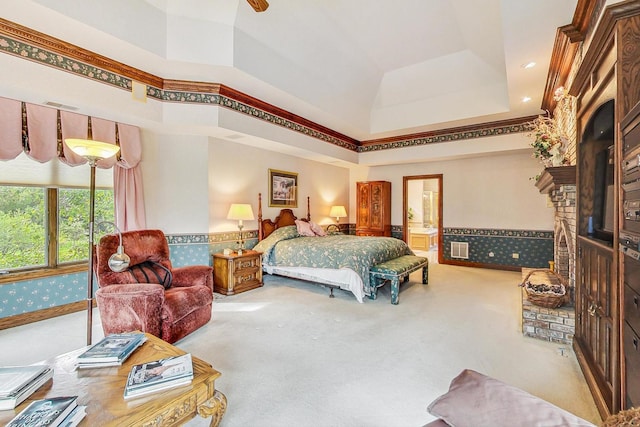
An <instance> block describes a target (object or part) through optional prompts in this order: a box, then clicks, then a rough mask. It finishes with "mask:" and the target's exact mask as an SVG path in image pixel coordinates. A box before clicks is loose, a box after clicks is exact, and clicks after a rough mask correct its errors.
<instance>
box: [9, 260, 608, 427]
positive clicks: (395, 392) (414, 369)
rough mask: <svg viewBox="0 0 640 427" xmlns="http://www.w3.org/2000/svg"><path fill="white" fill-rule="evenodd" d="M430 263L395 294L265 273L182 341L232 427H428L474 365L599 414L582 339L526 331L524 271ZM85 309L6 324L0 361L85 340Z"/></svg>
mask: <svg viewBox="0 0 640 427" xmlns="http://www.w3.org/2000/svg"><path fill="white" fill-rule="evenodd" d="M420 274H421V273H420V272H416V273H414V274H413V275H412V276H411V281H410V282H409V283H406V284H404V285H402V287H401V291H400V304H399V305H397V306H394V305H391V304H390V303H389V300H390V295H389V287H388V285H387V286H385V287H384V288H382V289H381V290H380V291H379V292H378V299H377V300H376V301H371V300H368V299H366V300H365V302H364V304H359V303H358V302H357V301H356V299H355V298H354V297H353V295H351V294H350V293H347V292H343V291H337V292H335V295H336V297H335V298H333V299H330V298H328V291H327V290H326V289H324V288H322V287H319V286H318V285H314V284H310V283H306V282H300V281H294V280H289V279H284V278H279V277H273V276H265V285H264V287H262V288H259V289H255V290H252V291H249V292H245V293H242V294H238V295H233V296H227V297H224V298H219V299H217V300H216V302H215V303H214V309H213V319H212V321H211V322H210V323H209V324H208V325H207V326H205V327H204V328H201V329H200V330H198V331H196V332H194V333H193V334H191V335H189V336H188V337H186V338H184V339H183V340H181V341H180V342H179V343H177V345H178V346H179V347H181V348H182V349H184V350H185V351H189V352H191V353H192V354H193V355H195V356H197V357H199V358H201V359H204V360H207V361H208V362H210V363H211V364H212V365H213V366H214V367H215V368H216V369H217V370H219V371H220V372H222V377H221V378H220V379H219V380H218V381H217V382H216V385H217V388H218V389H219V390H221V391H222V392H223V393H225V395H226V396H227V399H228V404H229V406H228V409H227V413H226V415H225V417H224V419H223V421H222V424H221V425H222V427H250V426H266V427H272V426H273V427H276V426H278V427H279V426H298V427H306V426H309V427H316V426H319V427H361V426H362V427H368V426H371V427H376V426H380V427H395V426H398V427H404V426H415V427H417V426H422V425H424V424H426V423H427V422H428V421H430V420H432V419H433V417H431V416H430V415H429V414H428V413H427V411H426V408H427V405H428V404H429V403H430V402H431V401H432V400H433V399H435V398H436V397H437V396H439V395H440V394H442V393H444V392H446V390H447V389H448V386H449V382H450V381H451V379H452V378H453V377H455V376H456V375H457V374H458V373H459V372H460V371H461V370H463V369H465V368H470V369H474V370H477V371H479V372H482V373H484V374H487V375H490V376H493V377H495V378H498V379H500V380H502V381H504V382H507V383H509V384H511V385H514V386H517V387H520V388H522V389H524V390H526V391H528V392H529V393H532V394H534V395H537V396H539V397H541V398H544V399H546V400H548V401H550V402H551V403H553V404H555V405H557V406H560V407H561V408H563V409H566V410H568V411H570V412H572V413H574V414H576V415H578V416H580V417H583V418H585V419H587V420H589V421H592V422H594V423H599V422H600V419H599V417H598V414H597V410H596V408H595V405H594V403H593V399H592V398H591V395H590V394H589V391H588V389H587V386H586V384H585V382H584V378H583V376H582V373H581V371H580V368H579V367H578V364H577V361H576V359H575V355H574V354H573V351H572V350H571V348H570V347H569V346H563V345H560V344H553V343H548V342H544V341H539V340H536V339H533V338H527V337H523V336H522V332H521V325H520V317H521V313H520V292H521V290H520V288H519V287H518V286H517V284H518V283H519V281H520V279H521V274H520V273H515V272H504V271H495V270H486V269H474V268H465V267H455V266H448V265H432V266H431V268H430V277H429V280H430V284H429V285H427V286H424V285H422V284H421V283H420ZM96 314H97V311H96ZM84 321H85V317H84V313H75V314H72V315H68V316H61V317H59V318H57V319H55V320H47V321H44V322H38V323H35V324H32V325H26V326H21V327H17V328H12V329H8V330H4V331H0V347H1V348H2V349H12V351H11V352H10V353H8V352H6V351H3V352H2V353H1V354H0V364H1V365H10V364H22V363H30V362H35V361H37V360H41V359H44V358H48V357H51V356H53V355H56V354H59V353H62V352H65V351H70V350H72V349H74V348H78V347H82V346H83V340H84V336H85V335H84V334H85V330H84ZM95 322H96V323H95V327H94V331H95V335H96V337H100V336H101V328H100V326H99V318H96V319H95ZM25 355H30V356H28V360H25ZM188 425H189V426H205V425H208V422H207V421H205V420H202V419H199V418H196V419H194V420H193V421H191V422H190V423H189V424H188Z"/></svg>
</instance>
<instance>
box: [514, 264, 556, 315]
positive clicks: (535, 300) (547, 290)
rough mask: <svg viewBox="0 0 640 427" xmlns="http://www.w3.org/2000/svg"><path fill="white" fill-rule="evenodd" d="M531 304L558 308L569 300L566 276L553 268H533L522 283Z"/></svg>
mask: <svg viewBox="0 0 640 427" xmlns="http://www.w3.org/2000/svg"><path fill="white" fill-rule="evenodd" d="M520 286H522V287H523V288H524V290H525V292H526V293H527V299H528V300H529V301H531V304H534V305H537V306H540V307H545V308H558V307H561V306H562V305H563V304H565V303H566V302H567V299H568V295H567V287H566V286H565V283H564V278H563V277H562V276H560V275H559V274H557V273H556V272H554V271H551V270H531V271H530V272H529V274H527V276H526V277H525V278H524V280H523V281H522V283H521V284H520Z"/></svg>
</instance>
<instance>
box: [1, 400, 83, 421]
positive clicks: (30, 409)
mask: <svg viewBox="0 0 640 427" xmlns="http://www.w3.org/2000/svg"><path fill="white" fill-rule="evenodd" d="M77 398H78V396H64V397H52V398H50V399H42V400H36V401H34V402H32V403H30V404H29V406H27V407H26V408H24V409H23V410H22V411H21V412H20V413H19V414H18V415H16V416H15V417H14V418H13V419H12V420H11V421H9V424H7V426H6V427H40V426H47V427H58V426H59V425H60V424H61V423H62V422H63V421H64V420H65V418H67V416H68V415H69V414H70V413H71V412H73V410H74V409H75V407H76V406H78V404H77V403H76V399H77Z"/></svg>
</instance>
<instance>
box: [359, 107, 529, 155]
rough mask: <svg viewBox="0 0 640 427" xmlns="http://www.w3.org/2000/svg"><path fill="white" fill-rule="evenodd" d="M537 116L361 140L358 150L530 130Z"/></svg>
mask: <svg viewBox="0 0 640 427" xmlns="http://www.w3.org/2000/svg"><path fill="white" fill-rule="evenodd" d="M536 117H538V116H527V117H519V118H516V119H510V120H501V121H497V122H488V123H482V124H479V125H470V126H462V127H457V128H449V129H442V130H437V131H431V132H421V133H415V134H411V135H403V136H398V137H391V138H381V139H372V140H368V141H363V142H362V145H361V146H360V148H359V149H358V152H360V153H364V152H367V151H378V150H387V149H392V148H404V147H413V146H417V145H426V144H435V143H441V142H454V141H461V140H465V139H477V138H483V137H487V136H500V135H508V134H511V133H522V132H528V131H530V130H531V122H532V121H533V120H534V119H535V118H536Z"/></svg>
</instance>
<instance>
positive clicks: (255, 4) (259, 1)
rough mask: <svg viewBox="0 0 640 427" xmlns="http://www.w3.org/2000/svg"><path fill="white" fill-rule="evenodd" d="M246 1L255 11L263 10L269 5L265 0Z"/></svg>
mask: <svg viewBox="0 0 640 427" xmlns="http://www.w3.org/2000/svg"><path fill="white" fill-rule="evenodd" d="M247 2H248V3H249V4H250V5H251V7H252V8H253V10H255V11H256V12H264V11H265V10H267V8H268V7H269V3H267V0H247Z"/></svg>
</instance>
